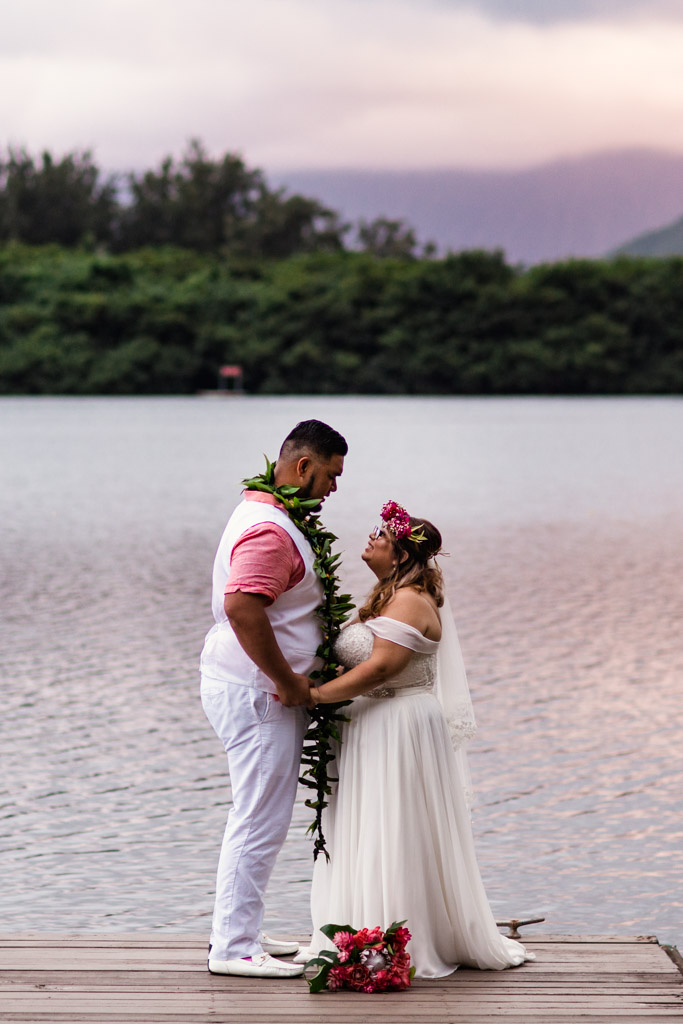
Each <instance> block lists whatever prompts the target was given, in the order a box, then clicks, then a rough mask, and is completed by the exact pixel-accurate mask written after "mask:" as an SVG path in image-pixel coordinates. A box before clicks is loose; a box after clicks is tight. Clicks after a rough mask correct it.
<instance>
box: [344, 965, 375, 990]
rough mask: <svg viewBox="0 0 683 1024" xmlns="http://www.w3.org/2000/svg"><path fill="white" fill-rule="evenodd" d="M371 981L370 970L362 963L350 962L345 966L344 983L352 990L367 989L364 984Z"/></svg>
mask: <svg viewBox="0 0 683 1024" xmlns="http://www.w3.org/2000/svg"><path fill="white" fill-rule="evenodd" d="M371 981H372V978H371V976H370V971H369V970H368V969H367V967H363V965H362V964H351V965H349V966H348V967H347V968H346V984H347V985H348V986H349V988H352V989H354V991H356V992H364V991H367V989H366V987H365V986H366V985H369V984H370V983H371ZM370 991H372V989H370Z"/></svg>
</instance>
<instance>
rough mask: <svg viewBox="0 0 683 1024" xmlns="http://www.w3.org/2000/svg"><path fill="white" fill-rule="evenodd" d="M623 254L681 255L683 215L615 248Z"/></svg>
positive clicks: (682, 254) (682, 247) (682, 253)
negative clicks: (664, 225) (666, 224)
mask: <svg viewBox="0 0 683 1024" xmlns="http://www.w3.org/2000/svg"><path fill="white" fill-rule="evenodd" d="M614 251H615V254H617V253H619V254H623V255H625V256H683V217H681V218H680V219H679V220H677V221H675V222H674V223H673V224H669V225H668V226H667V227H665V228H659V230H657V231H647V232H645V234H644V235H638V237H637V238H632V239H631V241H630V242H626V243H625V244H624V245H620V246H619V248H618V249H615V250H614Z"/></svg>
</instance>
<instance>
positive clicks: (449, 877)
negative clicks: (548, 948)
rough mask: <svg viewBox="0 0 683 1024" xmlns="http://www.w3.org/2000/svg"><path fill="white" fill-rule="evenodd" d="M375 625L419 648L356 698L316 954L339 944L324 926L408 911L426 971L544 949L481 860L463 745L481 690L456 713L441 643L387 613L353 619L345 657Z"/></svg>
mask: <svg viewBox="0 0 683 1024" xmlns="http://www.w3.org/2000/svg"><path fill="white" fill-rule="evenodd" d="M442 615H443V613H442ZM443 618H444V619H447V618H450V616H449V615H448V614H446V615H443ZM453 629H454V627H453ZM444 633H445V626H444ZM375 636H382V637H383V638H385V639H389V640H392V641H393V642H394V643H398V644H400V645H401V646H403V647H408V648H409V649H410V650H411V651H413V652H414V653H413V656H412V657H411V660H410V662H409V663H408V665H407V666H406V668H404V669H403V670H402V671H401V672H400V673H399V674H398V675H396V676H394V677H393V678H392V679H391V680H389V681H388V682H389V684H390V685H388V686H386V687H382V688H378V689H376V690H373V691H371V692H370V693H369V694H366V695H364V696H362V697H357V698H356V699H355V700H354V701H353V703H352V704H350V705H349V706H348V707H346V708H344V713H345V714H347V715H348V716H349V717H350V719H351V721H350V722H348V723H347V724H345V725H344V729H343V734H342V744H341V750H340V752H339V755H338V774H339V784H338V786H337V789H336V792H335V793H333V795H332V797H331V798H330V803H329V806H328V808H327V809H326V811H325V815H324V818H323V829H324V832H325V836H326V840H327V849H328V852H329V854H330V860H329V862H327V861H326V860H325V858H324V856H320V857H318V860H317V861H316V864H315V868H314V873H313V887H312V894H311V913H312V918H313V929H314V930H313V937H312V940H311V949H312V950H313V953H312V954H311V955H315V954H317V952H319V951H320V950H321V949H328V948H330V941H329V940H328V939H326V938H325V936H323V935H322V933H321V932H320V928H321V926H322V925H325V924H339V925H351V926H352V927H353V928H364V927H367V928H372V927H374V926H375V925H379V926H380V927H382V928H387V927H388V926H389V925H390V924H391V923H392V921H401V920H404V919H405V920H406V921H407V927H408V928H409V930H410V931H411V933H412V939H411V941H410V943H409V944H408V952H409V953H410V956H411V960H412V963H413V964H414V965H415V967H416V969H417V971H416V973H417V976H418V977H420V978H441V977H444V976H445V975H447V974H450V973H451V972H452V971H454V970H455V969H456V968H457V967H458V966H459V965H461V964H462V965H466V966H470V967H478V968H481V969H488V970H500V969H502V968H505V967H511V966H516V965H518V964H521V963H522V962H523V961H524V960H526V959H533V954H528V953H527V952H526V951H525V949H524V946H522V945H521V944H520V943H519V942H515V941H513V940H512V939H508V938H506V937H505V936H503V935H502V934H501V933H500V932H499V931H498V928H497V927H496V924H495V921H494V919H493V916H492V914H491V910H490V907H489V904H488V900H487V898H486V893H485V891H484V886H483V884H482V880H481V876H480V874H479V868H478V866H477V858H476V854H475V850H474V842H473V837H472V828H471V823H470V811H469V804H468V794H467V791H466V790H467V781H468V780H467V776H466V772H465V769H464V755H463V754H462V752H461V751H459V752H458V753H456V751H455V750H454V745H455V746H456V747H458V746H459V745H460V744H461V743H462V742H463V741H464V740H465V739H467V738H469V736H470V735H472V734H473V732H474V731H475V726H474V719H473V716H472V711H471V704H470V703H469V699H467V701H461V702H459V703H456V705H453V704H451V705H450V706H448V705H446V706H447V710H448V718H449V721H448V723H447V721H446V717H445V715H444V710H443V707H442V702H440V699H438V698H437V693H438V691H439V685H438V670H437V651H438V648H439V643H438V642H437V641H433V640H429V639H427V638H426V637H424V636H423V635H422V634H421V633H420V632H419V631H418V630H417V629H414V628H413V627H412V626H408V625H406V624H405V623H401V622H398V621H396V620H395V619H390V618H387V617H386V616H378V617H377V618H375V619H370V620H368V621H367V622H365V623H354V624H352V625H350V626H347V627H346V629H343V630H342V632H341V634H340V636H339V638H338V640H337V645H336V653H337V657H338V658H339V660H340V662H341V663H342V664H343V665H344V666H345V667H347V668H352V667H354V666H355V665H357V664H359V663H360V662H361V661H365V660H367V658H369V657H370V653H371V651H372V646H373V641H374V637H375ZM456 643H457V640H456ZM458 652H459V647H458ZM465 685H466V684H465ZM435 689H436V692H435ZM449 727H450V728H449Z"/></svg>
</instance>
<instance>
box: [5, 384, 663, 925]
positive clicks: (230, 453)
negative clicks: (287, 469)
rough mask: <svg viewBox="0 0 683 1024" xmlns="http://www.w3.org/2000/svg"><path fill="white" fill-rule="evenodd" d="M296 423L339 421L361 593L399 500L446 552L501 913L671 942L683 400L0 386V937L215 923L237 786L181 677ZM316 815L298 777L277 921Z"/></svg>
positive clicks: (298, 892)
mask: <svg viewBox="0 0 683 1024" xmlns="http://www.w3.org/2000/svg"><path fill="white" fill-rule="evenodd" d="M311 416H315V417H319V418H321V419H325V420H327V421H328V422H330V423H331V424H332V425H333V426H335V427H337V429H339V430H341V432H342V433H344V434H345V435H346V437H347V439H348V441H349V444H350V453H349V456H348V459H347V467H346V470H345V472H344V476H343V477H342V480H341V483H340V489H339V492H338V493H337V494H336V495H333V496H332V497H331V498H330V499H329V501H328V502H327V504H326V507H325V513H324V519H325V522H326V524H327V525H328V526H329V527H330V528H331V529H333V530H334V532H335V533H337V534H338V535H339V538H340V546H341V547H342V549H343V550H344V576H345V580H346V582H347V583H348V586H349V588H350V589H351V590H352V591H353V593H354V594H356V595H357V596H360V595H362V594H363V593H364V592H365V591H366V590H367V589H369V586H370V583H371V579H372V578H371V576H370V574H369V572H368V570H367V569H366V568H365V566H364V565H363V564H362V563H361V562H360V561H359V557H358V555H359V552H360V551H361V550H362V548H363V546H364V543H365V536H366V535H367V531H368V530H369V528H370V527H372V526H373V525H374V524H375V522H376V521H377V518H378V515H379V509H380V507H381V505H382V503H383V502H384V501H385V500H387V499H388V498H395V499H396V500H398V501H400V502H401V503H402V504H404V505H406V506H407V507H408V509H409V510H410V511H411V512H412V513H414V514H417V515H425V516H426V517H428V518H430V519H432V520H433V521H434V522H435V523H436V524H437V525H438V526H439V527H440V529H441V530H442V533H443V535H444V539H445V546H446V549H447V550H448V551H449V552H450V553H451V555H450V558H448V559H444V560H443V565H444V569H445V572H446V575H447V579H448V589H449V593H450V597H451V601H452V604H453V608H454V612H455V614H456V618H457V621H458V626H459V629H460V635H461V641H462V645H463V650H464V653H465V660H466V663H467V666H468V672H469V678H470V684H471V689H472V694H473V699H474V702H475V709H476V712H477V718H478V722H479V734H478V736H477V737H476V739H475V740H474V741H473V742H472V744H471V748H470V751H471V768H472V775H473V779H474V784H475V789H476V793H477V800H476V805H475V810H474V818H473V824H474V830H475V836H476V841H477V848H478V851H479V859H480V865H481V869H482V874H483V876H484V880H485V883H486V886H487V890H488V893H489V897H490V900H491V904H492V907H493V910H494V914H495V915H496V917H498V918H505V917H510V916H514V917H522V916H526V915H529V916H537V915H538V916H545V918H546V923H545V924H544V925H542V926H539V928H540V930H542V931H545V932H548V931H550V932H556V933H559V932H564V933H566V932H570V933H579V932H583V933H591V934H606V933H613V934H614V933H619V934H629V935H635V934H656V935H657V936H658V937H659V939H660V941H662V942H664V941H666V942H678V943H679V944H680V943H681V941H682V940H683V713H682V712H681V707H682V706H683V644H682V641H681V622H682V621H683V586H682V582H681V581H682V579H683V459H682V458H681V447H682V446H681V441H682V439H683V402H681V401H680V400H677V399H585V400H584V399H487V400H483V399H447V398H430V399H420V398H328V399H322V398H310V399H309V398H300V397H297V398H268V399H263V398H250V397H248V398H247V397H245V398H229V399H213V400H212V399H207V398H204V399H202V398H136V399H132V398H131V399H126V398H111V399H109V398H101V399H99V398H97V399H70V398H43V399H29V398H26V399H2V400H0V443H1V445H2V453H3V454H2V462H1V464H0V511H1V512H2V544H1V545H0V566H1V570H2V571H1V573H0V587H1V604H0V607H1V614H2V618H1V620H0V658H1V661H2V691H3V715H2V719H1V720H0V730H1V732H2V765H3V768H2V780H1V781H0V877H2V879H3V885H2V887H0V916H1V919H2V930H3V931H5V932H12V931H31V930H40V931H88V930H90V931H96V930H97V931H103V930H107V929H117V930H121V931H135V930H144V931H151V930H154V929H159V931H160V933H163V931H164V930H166V931H186V932H189V931H191V932H197V931H200V932H201V931H206V932H207V934H208V928H209V921H210V914H211V908H212V904H213V895H212V892H213V883H214V873H215V865H216V860H217V855H218V848H219V843H220V838H221V835H222V831H223V827H224V820H225V814H226V809H227V805H228V801H229V787H228V782H227V777H226V771H225V766H224V756H223V754H222V751H221V749H220V746H219V744H218V741H217V740H216V738H215V737H214V735H213V733H212V731H211V729H210V727H209V725H208V723H207V722H206V720H205V719H204V716H203V712H202V709H201V705H200V702H199V696H198V672H197V664H198V657H199V652H200V650H201V647H202V643H203V637H204V634H205V632H206V631H207V629H208V628H209V626H210V625H211V613H210V574H211V565H212V561H213V554H214V550H215V547H216V545H217V542H218V539H219V537H220V534H221V531H222V529H223V526H224V523H225V520H226V519H227V517H228V515H229V513H230V511H231V509H232V507H233V506H234V504H235V503H236V501H237V500H238V498H239V490H240V487H239V481H240V480H241V479H242V478H243V477H245V476H248V475H252V474H253V473H255V472H259V471H260V470H261V469H262V467H263V457H262V456H263V453H264V452H265V453H267V454H268V455H269V456H271V457H273V456H274V455H275V454H276V453H277V449H278V447H279V443H280V441H281V439H282V438H283V437H284V435H285V434H286V433H287V432H288V430H289V429H290V428H291V427H292V426H293V425H294V423H296V422H297V421H298V420H299V419H303V418H308V417H311ZM302 799H303V795H302ZM307 824H308V812H307V811H306V809H305V808H304V807H303V803H302V800H300V801H299V802H298V804H297V807H296V810H295V816H294V821H293V824H292V828H291V830H290V835H289V838H288V841H287V844H286V846H285V848H284V850H283V852H282V854H281V856H280V859H279V861H278V864H277V867H276V871H275V874H274V877H273V879H272V882H271V886H270V891H269V894H268V912H267V925H268V926H269V927H271V928H272V929H276V928H282V929H284V928H286V929H288V930H294V931H306V930H307V929H308V927H309V915H308V885H309V881H310V877H311V847H310V844H309V842H308V840H307V839H306V838H305V834H304V833H305V829H306V826H307ZM537 930H539V929H538V928H537ZM529 934H533V929H529ZM160 941H161V942H163V934H160Z"/></svg>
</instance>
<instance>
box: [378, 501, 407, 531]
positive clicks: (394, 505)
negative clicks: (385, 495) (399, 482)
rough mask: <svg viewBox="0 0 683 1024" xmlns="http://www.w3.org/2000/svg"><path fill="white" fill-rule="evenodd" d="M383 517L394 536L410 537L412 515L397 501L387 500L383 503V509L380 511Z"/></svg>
mask: <svg viewBox="0 0 683 1024" xmlns="http://www.w3.org/2000/svg"><path fill="white" fill-rule="evenodd" d="M380 515H381V516H382V519H383V520H384V522H385V523H386V524H387V526H388V527H389V529H390V530H391V532H392V533H393V535H394V537H396V538H397V539H399V540H400V539H401V537H408V536H409V535H410V531H411V526H410V516H409V515H408V513H407V512H406V510H405V509H404V508H403V506H402V505H399V503H398V502H397V501H387V502H385V503H384V505H382V511H381V513H380Z"/></svg>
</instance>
